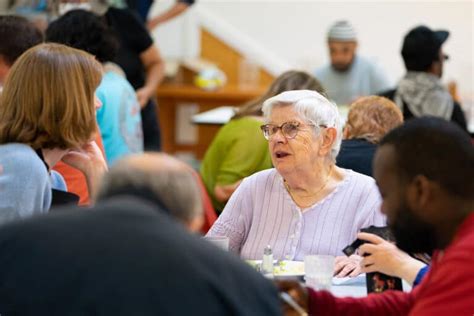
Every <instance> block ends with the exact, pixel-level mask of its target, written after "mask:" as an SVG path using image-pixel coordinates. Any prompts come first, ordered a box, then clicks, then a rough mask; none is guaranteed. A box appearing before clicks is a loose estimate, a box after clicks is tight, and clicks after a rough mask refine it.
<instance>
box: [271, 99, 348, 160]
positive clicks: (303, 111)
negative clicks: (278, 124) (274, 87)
mask: <svg viewBox="0 0 474 316" xmlns="http://www.w3.org/2000/svg"><path fill="white" fill-rule="evenodd" d="M277 106H293V108H294V110H295V111H296V113H298V115H299V116H300V117H301V118H302V119H303V120H305V121H306V122H308V123H310V124H314V125H315V131H319V126H320V125H324V126H326V127H333V128H335V129H336V140H335V141H334V143H333V144H332V148H331V153H330V158H331V159H332V160H333V161H336V157H337V154H338V153H339V149H340V148H341V141H342V120H341V117H340V115H339V111H338V110H337V106H336V105H335V104H334V103H332V102H331V101H329V100H328V99H326V98H325V97H323V96H322V95H321V94H319V93H318V92H316V91H311V90H293V91H285V92H282V93H280V94H278V95H276V96H274V97H271V98H270V99H267V100H266V101H265V102H264V103H263V106H262V111H263V116H264V117H265V119H266V120H269V118H270V115H271V113H272V110H273V108H274V107H277Z"/></svg>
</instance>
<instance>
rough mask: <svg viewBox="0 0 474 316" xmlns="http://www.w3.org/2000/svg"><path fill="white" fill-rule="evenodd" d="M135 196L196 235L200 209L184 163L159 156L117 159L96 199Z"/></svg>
mask: <svg viewBox="0 0 474 316" xmlns="http://www.w3.org/2000/svg"><path fill="white" fill-rule="evenodd" d="M123 195H128V196H130V195H132V196H138V197H140V198H142V199H144V200H147V201H148V202H151V203H152V204H154V205H156V206H158V208H159V209H160V210H165V211H166V212H167V213H168V214H169V215H171V217H173V218H175V219H176V220H178V221H179V222H181V223H182V224H184V225H185V226H186V227H187V228H188V230H190V231H193V232H197V231H199V229H200V228H201V226H202V224H203V209H202V201H201V196H200V190H199V186H198V183H197V179H196V175H195V174H194V172H193V170H192V169H191V167H189V166H188V165H186V164H185V163H183V162H181V161H179V160H177V159H175V158H173V157H171V156H169V155H166V154H162V153H145V154H139V155H131V156H128V157H126V158H124V159H122V160H119V161H118V162H117V163H116V164H115V165H114V166H113V167H112V168H111V169H110V171H109V172H108V173H107V174H106V175H105V176H104V178H103V181H102V184H101V186H100V188H99V191H98V194H97V199H98V200H105V199H108V198H111V197H115V196H123Z"/></svg>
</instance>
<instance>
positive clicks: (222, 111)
mask: <svg viewBox="0 0 474 316" xmlns="http://www.w3.org/2000/svg"><path fill="white" fill-rule="evenodd" d="M235 109H236V107H233V106H221V107H218V108H215V109H212V110H209V111H206V112H202V113H199V114H196V115H193V116H192V118H191V122H193V123H194V124H215V125H224V124H225V123H227V122H229V121H230V119H231V118H232V116H234V113H235V112H234V111H235Z"/></svg>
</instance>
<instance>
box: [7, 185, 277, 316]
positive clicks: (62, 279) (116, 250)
mask: <svg viewBox="0 0 474 316" xmlns="http://www.w3.org/2000/svg"><path fill="white" fill-rule="evenodd" d="M179 187H180V186H179ZM59 211H60V212H58V213H56V214H48V215H47V216H42V217H40V218H34V219H30V220H24V221H19V222H17V223H10V224H7V225H6V226H4V227H2V229H0V280H1V282H0V312H1V313H2V315H14V314H18V315H33V314H35V315H51V316H59V315H79V314H80V315H140V316H152V315H169V316H182V315H235V316H247V315H262V316H267V315H268V316H278V315H281V308H280V305H279V300H278V294H277V291H276V288H275V286H274V285H273V284H272V282H270V281H269V280H267V279H265V278H264V277H263V276H262V275H260V274H259V273H258V272H256V271H254V270H253V269H252V268H251V267H250V266H249V265H248V264H246V263H245V262H242V261H241V260H240V259H238V258H236V257H235V256H233V255H231V254H229V253H226V252H225V251H222V250H220V249H218V248H216V247H215V246H214V245H212V244H210V243H209V242H207V241H206V240H202V238H200V237H199V236H193V235H192V234H190V233H189V232H188V231H186V230H185V229H184V228H183V227H182V226H181V225H179V224H178V223H176V222H174V221H173V220H172V219H171V218H169V216H166V214H163V213H164V212H165V211H163V210H157V206H156V205H153V204H150V203H149V202H147V201H143V200H140V199H137V198H132V197H115V198H113V199H110V200H108V201H104V202H102V203H98V204H97V205H96V206H94V207H93V208H91V210H90V211H81V210H80V209H78V208H77V207H67V208H66V207H65V208H61V209H60V210H59ZM183 294H185V295H183Z"/></svg>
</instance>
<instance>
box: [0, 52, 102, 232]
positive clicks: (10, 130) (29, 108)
mask: <svg viewBox="0 0 474 316" xmlns="http://www.w3.org/2000/svg"><path fill="white" fill-rule="evenodd" d="M101 76H102V73H101V67H100V65H99V64H98V63H97V62H96V61H95V60H94V57H93V56H91V55H89V54H87V53H85V52H83V51H79V50H77V49H73V48H69V47H67V46H64V45H59V44H40V45H38V46H35V47H33V48H30V49H29V50H27V51H26V52H25V53H24V54H23V55H21V56H20V58H18V60H17V61H16V62H15V64H14V65H13V67H12V69H11V70H10V73H9V75H8V78H7V80H6V82H5V85H4V88H3V92H2V94H1V95H0V117H1V118H2V119H1V120H0V171H1V172H0V187H1V188H2V189H1V190H0V224H3V223H5V222H7V221H10V220H14V219H17V218H24V217H28V216H32V215H33V214H36V213H45V212H47V211H48V210H49V208H50V206H51V198H52V191H51V186H52V185H51V179H50V176H49V173H50V170H51V168H52V167H53V166H54V165H55V164H56V163H57V162H58V161H60V160H62V161H64V162H65V163H68V164H70V165H71V166H73V167H75V168H77V169H79V170H81V171H82V172H83V173H84V175H85V176H86V179H87V183H88V188H89V191H91V192H92V191H94V190H95V187H96V185H97V181H98V179H99V178H100V177H101V175H102V174H103V172H104V171H105V170H106V169H107V166H106V164H105V161H104V159H103V156H102V154H101V152H100V150H99V149H98V147H97V145H96V144H95V142H93V141H91V140H92V139H93V138H94V134H95V133H96V121H95V109H96V107H97V106H98V105H99V104H100V103H99V101H98V100H97V99H96V97H95V95H94V91H95V89H96V88H97V86H98V85H99V83H100V80H101Z"/></svg>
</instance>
